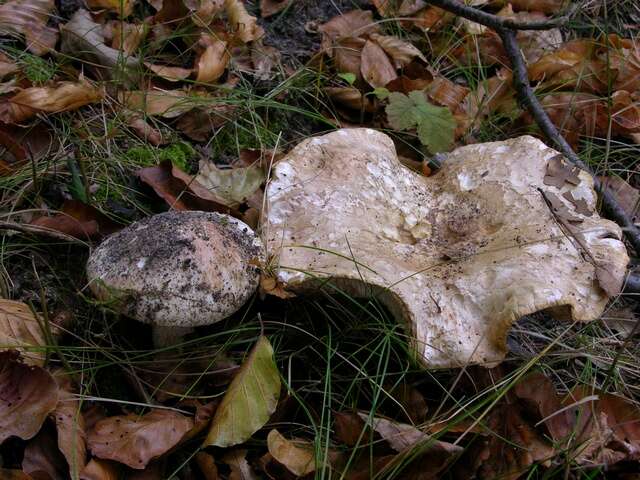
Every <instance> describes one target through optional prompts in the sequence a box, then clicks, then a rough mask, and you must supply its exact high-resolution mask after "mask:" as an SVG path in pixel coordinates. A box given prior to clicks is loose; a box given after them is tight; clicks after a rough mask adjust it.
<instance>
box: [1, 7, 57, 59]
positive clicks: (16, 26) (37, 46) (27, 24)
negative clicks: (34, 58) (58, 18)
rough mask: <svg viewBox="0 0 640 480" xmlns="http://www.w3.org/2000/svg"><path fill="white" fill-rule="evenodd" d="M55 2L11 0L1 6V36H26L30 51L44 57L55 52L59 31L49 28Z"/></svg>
mask: <svg viewBox="0 0 640 480" xmlns="http://www.w3.org/2000/svg"><path fill="white" fill-rule="evenodd" d="M54 8H55V4H54V1H53V0H9V1H8V2H6V3H4V4H2V5H0V35H15V36H20V37H22V36H24V39H25V43H26V44H27V48H28V49H29V51H31V52H33V53H35V54H36V55H44V54H45V53H47V52H49V51H51V50H53V48H54V47H55V45H56V42H57V41H58V31H57V30H56V29H55V28H51V27H49V26H47V22H48V21H49V16H50V15H51V14H52V13H53V9H54Z"/></svg>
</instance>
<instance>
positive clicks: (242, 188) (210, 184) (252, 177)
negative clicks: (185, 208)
mask: <svg viewBox="0 0 640 480" xmlns="http://www.w3.org/2000/svg"><path fill="white" fill-rule="evenodd" d="M195 180H196V181H197V182H198V184H199V185H201V186H202V187H203V188H204V189H206V191H207V192H209V193H210V194H211V195H213V196H215V198H218V199H220V201H222V202H224V204H225V205H227V206H229V207H235V206H237V205H238V204H240V203H243V202H244V201H245V200H246V199H247V198H249V197H250V196H251V195H253V194H254V193H255V192H256V191H257V190H258V188H260V185H262V183H263V182H264V181H265V175H264V171H263V170H262V168H260V167H259V166H257V165H252V166H250V167H240V168H228V169H222V168H218V167H216V165H215V164H214V163H213V162H205V161H202V162H200V171H199V172H198V174H197V175H196V177H195Z"/></svg>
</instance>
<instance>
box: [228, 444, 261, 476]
mask: <svg viewBox="0 0 640 480" xmlns="http://www.w3.org/2000/svg"><path fill="white" fill-rule="evenodd" d="M221 460H222V461H223V462H224V463H226V464H227V465H229V468H230V469H231V474H230V475H229V480H258V476H257V475H256V474H255V473H254V472H253V469H252V468H251V465H249V462H248V461H247V450H243V449H239V448H234V449H232V450H227V451H226V453H225V454H224V455H222V458H221Z"/></svg>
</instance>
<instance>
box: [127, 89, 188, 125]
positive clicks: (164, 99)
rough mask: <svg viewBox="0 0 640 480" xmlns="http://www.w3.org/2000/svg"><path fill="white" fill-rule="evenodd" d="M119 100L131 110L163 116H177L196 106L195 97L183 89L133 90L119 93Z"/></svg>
mask: <svg viewBox="0 0 640 480" xmlns="http://www.w3.org/2000/svg"><path fill="white" fill-rule="evenodd" d="M119 100H120V101H121V102H122V103H123V104H125V105H126V106H127V108H129V109H131V110H138V111H142V112H144V113H146V114H147V115H160V116H161V117H164V118H175V117H178V116H180V115H182V114H183V113H185V112H188V111H189V110H191V109H192V108H194V107H195V106H196V103H195V102H196V99H195V98H192V97H190V96H189V94H188V93H187V92H185V91H183V90H159V89H156V90H148V91H142V90H134V91H129V92H123V93H121V94H120V95H119Z"/></svg>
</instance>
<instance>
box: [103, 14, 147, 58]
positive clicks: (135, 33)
mask: <svg viewBox="0 0 640 480" xmlns="http://www.w3.org/2000/svg"><path fill="white" fill-rule="evenodd" d="M148 33H149V26H148V25H147V24H146V23H140V24H134V23H126V22H118V21H116V22H114V25H113V39H112V41H111V46H112V47H113V48H115V49H117V50H122V51H123V52H124V53H125V54H126V55H127V56H129V55H133V53H134V52H135V51H136V50H137V49H138V47H139V46H140V44H141V43H142V41H143V40H144V39H145V37H146V36H147V34H148Z"/></svg>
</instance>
